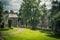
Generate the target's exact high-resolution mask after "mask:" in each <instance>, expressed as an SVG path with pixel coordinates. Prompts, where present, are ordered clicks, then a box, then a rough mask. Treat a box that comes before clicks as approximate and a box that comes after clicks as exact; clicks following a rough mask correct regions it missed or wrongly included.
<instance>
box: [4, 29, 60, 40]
mask: <svg viewBox="0 0 60 40" xmlns="http://www.w3.org/2000/svg"><path fill="white" fill-rule="evenodd" d="M17 29H18V28H14V29H10V30H7V31H6V32H8V33H11V32H13V31H16V30H17ZM47 35H49V34H47V33H42V32H40V31H39V30H30V29H26V28H24V29H23V31H22V32H20V33H17V34H8V35H5V36H4V37H3V38H4V39H5V40H60V39H57V38H54V37H49V36H47Z"/></svg>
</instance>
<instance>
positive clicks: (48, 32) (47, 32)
mask: <svg viewBox="0 0 60 40" xmlns="http://www.w3.org/2000/svg"><path fill="white" fill-rule="evenodd" d="M40 32H42V33H46V34H53V32H51V30H40Z"/></svg>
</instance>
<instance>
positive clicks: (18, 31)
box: [10, 28, 23, 34]
mask: <svg viewBox="0 0 60 40" xmlns="http://www.w3.org/2000/svg"><path fill="white" fill-rule="evenodd" d="M22 31H23V28H19V29H18V30H17V31H14V32H11V33H10V34H17V33H20V32H22Z"/></svg>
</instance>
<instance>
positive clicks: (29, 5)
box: [19, 0, 40, 27]
mask: <svg viewBox="0 0 60 40" xmlns="http://www.w3.org/2000/svg"><path fill="white" fill-rule="evenodd" d="M37 4H38V3H37V2H36V0H23V3H22V5H21V8H20V10H19V12H20V13H19V17H20V20H21V19H22V20H23V22H24V23H28V24H29V25H31V26H32V27H33V26H37V25H38V23H39V17H40V11H39V8H38V7H39V5H37Z"/></svg>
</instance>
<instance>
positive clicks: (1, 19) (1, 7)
mask: <svg viewBox="0 0 60 40" xmlns="http://www.w3.org/2000/svg"><path fill="white" fill-rule="evenodd" d="M2 12H3V5H2V3H1V2H0V27H1V25H2V22H3V14H2Z"/></svg>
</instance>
